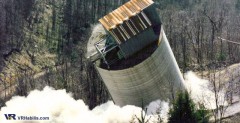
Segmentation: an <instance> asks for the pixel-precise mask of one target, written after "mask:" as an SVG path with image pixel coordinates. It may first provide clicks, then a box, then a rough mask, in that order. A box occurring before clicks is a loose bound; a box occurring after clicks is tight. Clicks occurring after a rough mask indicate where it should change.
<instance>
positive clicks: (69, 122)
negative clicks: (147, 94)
mask: <svg viewBox="0 0 240 123" xmlns="http://www.w3.org/2000/svg"><path fill="white" fill-rule="evenodd" d="M184 85H185V86H186V88H187V89H188V90H189V91H190V93H191V97H192V98H193V100H194V102H196V103H198V102H202V103H204V104H205V106H206V107H207V108H209V109H213V108H215V101H214V93H213V92H212V91H211V90H210V89H209V81H208V80H204V79H200V78H199V77H197V76H196V75H195V74H194V73H193V72H188V73H186V74H185V82H184ZM220 96H224V95H222V94H220ZM147 109H148V110H147V116H146V119H149V118H150V123H153V122H156V121H158V120H159V118H161V119H162V120H163V121H164V122H167V118H168V111H169V103H168V102H164V101H160V100H156V101H153V102H151V103H150V104H149V105H148V106H147ZM141 112H142V109H141V108H140V107H136V106H130V105H128V106H124V107H119V106H117V105H115V104H114V103H113V102H112V101H109V102H107V103H105V104H102V105H100V106H97V107H95V108H94V109H93V110H89V108H88V106H87V105H86V104H85V103H84V102H83V101H82V100H81V99H79V100H75V99H73V98H72V96H71V94H70V93H67V92H66V91H65V90H55V89H53V88H51V87H45V88H44V89H43V90H42V91H39V90H34V91H31V92H30V93H29V95H28V96H27V97H22V96H15V97H13V98H12V99H11V100H10V101H8V102H6V106H5V107H2V108H1V110H0V123H6V122H7V123H26V121H15V120H9V121H7V120H6V118H5V115H4V114H16V115H17V116H38V117H49V118H50V119H49V120H47V121H30V122H27V123H129V122H130V121H132V120H135V121H136V120H137V118H136V117H138V118H140V117H141ZM144 113H145V112H144ZM156 113H157V114H156Z"/></svg>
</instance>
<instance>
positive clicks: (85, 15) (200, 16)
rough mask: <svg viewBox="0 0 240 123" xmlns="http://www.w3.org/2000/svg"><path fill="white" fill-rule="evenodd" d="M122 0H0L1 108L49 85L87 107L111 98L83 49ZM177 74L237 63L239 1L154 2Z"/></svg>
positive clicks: (212, 69) (164, 0)
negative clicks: (98, 25) (69, 93)
mask: <svg viewBox="0 0 240 123" xmlns="http://www.w3.org/2000/svg"><path fill="white" fill-rule="evenodd" d="M127 1H128V0H1V1H0V107H2V106H4V103H5V101H7V100H9V99H10V98H11V97H12V96H14V95H20V96H26V95H27V94H28V92H29V91H31V90H34V89H42V88H44V87H45V86H51V87H54V88H56V89H63V88H64V89H66V90H67V91H69V92H72V93H73V97H74V98H75V99H79V98H81V99H83V100H84V101H85V102H86V104H88V105H89V106H90V108H94V107H95V106H96V105H98V104H101V103H103V102H106V101H107V100H109V99H110V96H109V94H108V92H107V90H106V88H105V86H104V83H103V82H102V81H101V79H100V78H99V76H98V74H97V72H96V70H95V69H94V66H93V65H92V63H91V62H90V61H88V60H87V59H86V57H85V55H86V45H87V42H88V39H89V37H90V35H91V31H92V29H93V27H94V26H95V25H96V24H98V23H99V22H98V19H99V18H101V17H102V16H104V15H106V14H107V13H109V12H111V11H112V10H114V9H115V8H117V7H118V6H120V5H122V4H123V3H125V2H127ZM154 2H155V3H156V6H157V8H158V12H159V15H160V17H161V21H162V23H163V28H164V30H165V33H166V35H167V37H168V39H169V42H170V45H171V48H172V50H173V52H174V55H175V57H176V60H177V62H178V65H179V67H180V69H181V72H182V73H185V72H187V71H189V70H192V71H197V72H200V73H201V72H202V75H203V71H214V70H218V69H221V68H224V67H226V66H229V65H232V64H235V63H239V62H240V55H239V54H240V45H239V44H240V41H239V39H240V36H239V32H240V0H155V1H154Z"/></svg>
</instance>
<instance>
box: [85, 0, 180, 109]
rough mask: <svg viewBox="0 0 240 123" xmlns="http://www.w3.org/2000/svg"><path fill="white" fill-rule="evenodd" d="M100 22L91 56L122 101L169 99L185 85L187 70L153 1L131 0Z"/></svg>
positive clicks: (138, 102)
mask: <svg viewBox="0 0 240 123" xmlns="http://www.w3.org/2000/svg"><path fill="white" fill-rule="evenodd" d="M99 21H100V23H101V25H98V26H96V27H95V29H94V31H93V33H92V36H91V37H90V39H89V42H88V46H87V50H88V51H87V58H88V59H89V60H91V61H92V62H93V63H94V65H95V67H96V69H97V71H98V73H99V74H100V76H101V78H102V80H103V81H104V83H105V85H106V87H107V88H108V91H109V93H110V95H111V96H112V99H113V101H114V102H115V103H116V104H117V105H120V106H124V105H136V106H142V103H143V105H144V106H145V105H147V104H148V103H150V102H151V101H154V100H157V99H160V100H165V101H167V100H169V99H171V98H173V97H174V93H175V92H176V91H177V90H179V89H182V85H183V84H182V83H183V78H182V75H181V72H180V70H179V67H178V65H177V62H176V60H175V58H174V55H173V52H172V50H171V47H170V45H169V43H168V40H167V38H166V35H165V33H164V30H163V28H162V26H161V21H160V18H159V16H158V13H157V10H156V8H155V4H154V2H153V1H152V0H131V1H129V2H127V3H125V4H124V5H122V6H120V7H119V8H117V9H116V10H114V11H112V12H111V13H109V14H107V15H106V16H104V17H103V18H101V19H100V20H99Z"/></svg>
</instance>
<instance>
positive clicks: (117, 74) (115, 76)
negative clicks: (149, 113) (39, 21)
mask: <svg viewBox="0 0 240 123" xmlns="http://www.w3.org/2000/svg"><path fill="white" fill-rule="evenodd" d="M96 68H97V70H98V72H99V74H100V76H101V77H102V79H103V81H104V83H105V85H106V86H107V88H108V90H109V92H110V94H111V96H112V98H113V100H114V102H115V103H116V104H117V105H120V106H124V105H136V106H140V107H141V106H142V104H143V106H146V105H147V104H149V103H150V102H152V101H154V100H157V99H160V100H162V101H163V100H164V101H168V100H169V99H170V100H171V99H172V98H173V97H174V95H175V92H176V91H177V90H179V89H182V88H184V87H182V86H183V78H182V75H181V72H180V70H179V67H178V65H177V62H176V60H175V57H174V55H173V52H172V50H171V47H170V45H169V43H168V40H167V38H166V35H165V33H164V31H163V30H162V33H161V35H160V38H159V45H158V48H157V49H156V50H155V51H154V53H153V54H152V55H151V56H150V57H149V58H147V59H146V60H144V61H143V62H141V63H140V64H137V65H135V66H133V67H130V68H127V69H123V70H106V69H103V68H100V67H98V66H96Z"/></svg>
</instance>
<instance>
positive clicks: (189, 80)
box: [184, 71, 227, 109]
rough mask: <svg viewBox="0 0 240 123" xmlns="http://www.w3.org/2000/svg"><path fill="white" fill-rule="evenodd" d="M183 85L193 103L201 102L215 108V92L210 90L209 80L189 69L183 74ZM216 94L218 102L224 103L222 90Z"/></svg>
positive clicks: (209, 107) (207, 106)
mask: <svg viewBox="0 0 240 123" xmlns="http://www.w3.org/2000/svg"><path fill="white" fill-rule="evenodd" d="M184 85H185V87H186V88H187V90H188V92H190V95H191V98H192V99H193V101H194V102H195V103H202V104H204V105H205V107H206V108H208V109H215V108H216V104H215V93H214V92H213V91H212V90H211V84H210V82H209V80H205V79H201V78H199V77H198V76H197V75H196V74H195V73H193V72H192V71H189V72H187V73H186V74H185V82H184ZM217 95H218V98H219V104H224V105H226V103H227V102H226V101H225V98H224V96H225V95H224V90H221V91H220V92H219V93H217Z"/></svg>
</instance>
